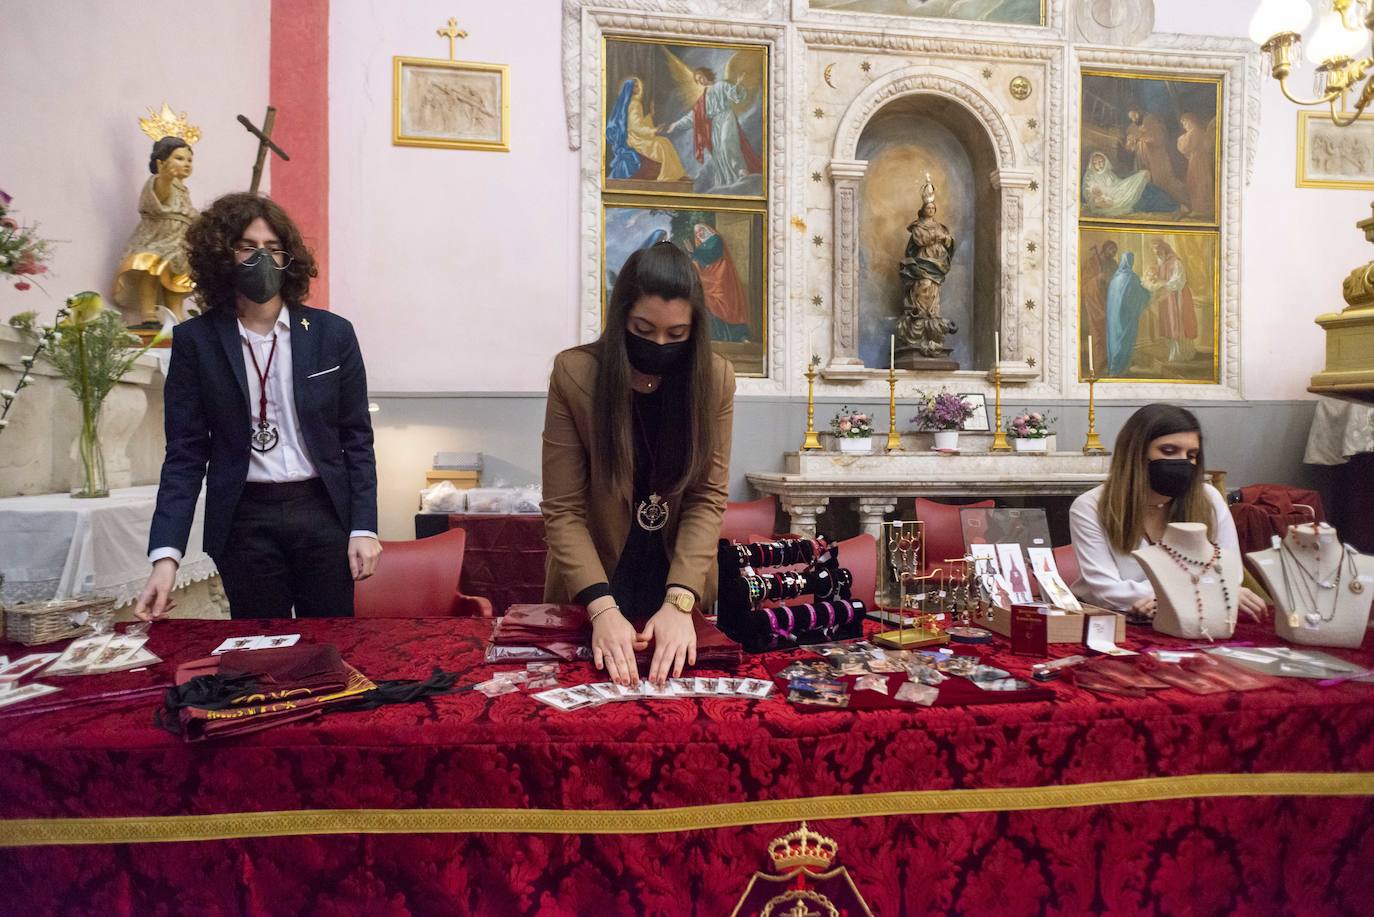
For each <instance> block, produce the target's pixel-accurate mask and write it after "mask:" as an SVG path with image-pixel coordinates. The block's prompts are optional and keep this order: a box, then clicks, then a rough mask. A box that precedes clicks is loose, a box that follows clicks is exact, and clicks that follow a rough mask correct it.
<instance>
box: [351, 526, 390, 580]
mask: <svg viewBox="0 0 1374 917" xmlns="http://www.w3.org/2000/svg"><path fill="white" fill-rule="evenodd" d="M381 556H382V543H381V542H380V541H378V540H377V539H375V538H370V537H368V536H367V535H355V536H353V537H352V538H350V539H348V569H349V570H350V571H351V572H352V573H353V578H354V579H355V580H365V579H367V578H368V577H369V576H371V575H372V574H374V573H376V572H377V562H378V560H379V558H381Z"/></svg>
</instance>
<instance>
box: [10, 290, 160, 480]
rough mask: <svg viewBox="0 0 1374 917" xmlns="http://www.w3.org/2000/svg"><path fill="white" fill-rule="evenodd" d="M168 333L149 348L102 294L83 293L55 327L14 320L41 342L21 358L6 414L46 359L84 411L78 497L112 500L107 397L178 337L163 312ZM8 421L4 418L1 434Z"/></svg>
mask: <svg viewBox="0 0 1374 917" xmlns="http://www.w3.org/2000/svg"><path fill="white" fill-rule="evenodd" d="M158 314H159V315H160V316H161V318H162V327H161V328H160V329H159V330H158V332H157V335H156V336H155V337H154V338H153V339H152V340H151V341H149V342H148V343H147V344H144V345H143V346H139V345H140V344H141V343H142V342H141V341H140V340H139V338H138V336H137V335H134V334H130V333H129V331H128V330H127V329H126V328H125V327H124V321H123V319H122V318H120V315H119V313H118V312H116V311H114V310H113V309H107V308H105V302H104V300H103V299H101V297H100V294H99V293H92V292H89V291H88V292H85V293H78V294H76V295H75V296H72V297H70V298H69V299H68V300H67V303H66V305H65V306H63V307H62V308H61V309H59V310H58V312H57V322H56V324H54V325H40V324H39V323H38V316H37V315H36V313H33V312H24V313H21V314H19V315H16V316H14V317H13V318H11V319H10V326H11V327H12V328H14V329H15V330H17V331H19V332H21V333H22V334H24V335H26V336H28V337H29V338H31V339H33V340H35V341H36V342H37V346H36V347H35V349H34V352H33V354H32V355H31V356H25V357H23V358H21V362H22V364H23V367H24V372H23V374H22V375H21V376H20V379H19V384H18V385H17V386H16V388H15V390H14V391H13V392H9V391H6V392H4V393H0V401H3V409H4V414H8V413H9V411H10V408H11V407H13V405H14V403H15V401H16V399H17V397H18V394H19V392H20V391H22V390H23V389H24V388H26V387H27V386H28V385H30V384H31V383H30V382H29V375H30V373H31V371H32V369H33V364H34V361H35V359H36V358H37V357H39V356H40V355H41V356H43V357H44V358H46V359H47V361H48V362H50V363H51V364H52V365H53V366H54V367H55V368H56V369H57V371H58V374H59V375H60V376H61V377H62V379H63V380H64V381H65V382H66V383H67V388H69V389H70V390H71V392H72V394H73V395H75V396H76V399H77V401H78V402H80V406H81V432H80V435H79V437H78V440H77V449H78V454H79V455H80V459H81V472H82V480H81V484H80V487H78V488H77V489H76V490H74V491H73V492H72V496H73V497H108V496H109V495H110V491H109V488H108V487H107V486H106V483H105V455H104V453H103V452H102V451H101V448H100V412H101V409H102V408H103V407H104V404H105V397H106V396H107V395H109V394H110V392H111V391H112V390H113V389H114V387H115V385H117V384H118V383H119V380H120V379H123V378H124V376H125V374H126V373H128V371H129V370H130V369H132V368H133V365H134V363H136V362H137V361H138V358H139V357H141V356H143V355H144V354H145V353H147V352H148V350H149V349H150V348H152V347H155V346H157V345H158V344H160V343H162V342H163V341H164V340H167V339H168V338H170V337H171V336H172V327H173V326H174V325H175V324H176V317H175V316H174V315H173V314H172V313H171V312H170V311H168V310H167V309H166V308H165V307H159V309H158ZM6 424H7V419H6V418H4V416H3V415H0V429H3V427H4V426H5V425H6Z"/></svg>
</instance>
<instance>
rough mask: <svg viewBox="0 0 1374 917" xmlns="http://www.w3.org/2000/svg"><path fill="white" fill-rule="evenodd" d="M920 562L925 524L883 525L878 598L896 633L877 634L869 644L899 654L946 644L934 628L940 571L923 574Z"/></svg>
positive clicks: (892, 523) (923, 551) (879, 545)
mask: <svg viewBox="0 0 1374 917" xmlns="http://www.w3.org/2000/svg"><path fill="white" fill-rule="evenodd" d="M924 561H925V523H923V522H921V521H919V520H916V521H912V522H884V523H883V531H882V539H881V541H880V542H879V543H878V569H879V570H881V571H882V574H883V577H882V578H883V582H882V583H881V586H882V587H883V588H882V589H881V592H880V594H881V595H883V596H884V599H885V601H886V603H887V605H888V607H889V608H892V609H893V610H894V611H896V613H897V629H896V630H889V631H884V632H883V633H881V634H878V635H877V636H876V637H874V638H873V642H875V643H878V644H881V645H883V646H886V647H889V648H891V649H899V650H910V649H919V648H921V647H924V646H939V645H942V644H945V643H948V642H949V637H948V636H947V635H946V634H945V633H944V632H943V631H941V630H940V629H939V627H938V626H937V622H938V621H939V616H940V614H941V612H940V611H939V610H938V605H939V603H940V602H941V601H942V596H943V593H944V589H943V588H942V583H941V570H940V569H936V570H933V571H927V570H926V569H925V563H924ZM932 603H933V604H934V606H935V607H934V608H933V609H932ZM908 619H910V620H911V625H910V626H907V623H906V622H907V620H908Z"/></svg>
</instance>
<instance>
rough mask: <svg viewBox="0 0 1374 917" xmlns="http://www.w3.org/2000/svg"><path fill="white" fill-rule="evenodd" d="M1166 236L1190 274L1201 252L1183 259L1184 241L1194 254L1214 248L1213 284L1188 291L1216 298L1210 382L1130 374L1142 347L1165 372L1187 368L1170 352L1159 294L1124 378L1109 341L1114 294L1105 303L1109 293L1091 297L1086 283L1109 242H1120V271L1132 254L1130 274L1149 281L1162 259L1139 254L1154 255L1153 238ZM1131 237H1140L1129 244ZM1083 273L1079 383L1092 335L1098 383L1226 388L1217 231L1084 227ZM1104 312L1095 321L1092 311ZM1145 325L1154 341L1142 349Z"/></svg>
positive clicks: (1134, 342) (1141, 317)
mask: <svg viewBox="0 0 1374 917" xmlns="http://www.w3.org/2000/svg"><path fill="white" fill-rule="evenodd" d="M1161 236H1171V237H1173V238H1172V239H1170V240H1167V241H1165V240H1160V241H1165V244H1166V245H1167V246H1169V247H1170V251H1171V253H1172V254H1175V255H1177V256H1178V257H1179V258H1181V259H1182V260H1183V261H1184V262H1185V271H1188V270H1190V268H1188V267H1187V264H1186V262H1187V260H1188V256H1189V255H1190V254H1191V255H1194V256H1196V255H1197V251H1192V252H1184V253H1183V254H1181V255H1180V254H1179V253H1178V251H1177V249H1179V248H1182V247H1183V245H1182V244H1181V241H1180V240H1187V241H1188V243H1189V247H1190V248H1193V249H1196V248H1198V246H1203V247H1207V246H1210V251H1208V252H1207V256H1206V266H1207V268H1208V269H1209V270H1210V273H1211V277H1210V278H1209V279H1210V282H1209V283H1205V284H1197V283H1192V282H1188V285H1187V291H1188V292H1189V293H1191V292H1192V291H1194V290H1197V291H1199V292H1201V291H1205V292H1206V293H1207V294H1209V295H1210V296H1211V300H1212V301H1211V310H1212V315H1211V321H1210V323H1208V330H1209V334H1210V338H1211V340H1210V342H1209V343H1210V345H1211V360H1210V361H1208V363H1209V373H1208V375H1207V377H1206V378H1199V377H1197V376H1192V377H1189V376H1188V375H1186V374H1183V373H1181V372H1180V373H1175V374H1173V375H1167V374H1165V373H1163V372H1143V373H1139V374H1130V370H1131V368H1132V366H1131V361H1132V360H1133V358H1134V355H1135V353H1136V351H1137V349H1141V348H1152V349H1153V350H1152V352H1150V353H1149V354H1148V355H1149V356H1150V357H1151V358H1152V359H1154V360H1155V362H1156V363H1157V364H1158V366H1159V368H1163V367H1166V366H1169V365H1171V364H1177V365H1181V364H1182V363H1183V362H1184V361H1183V360H1181V359H1179V360H1173V359H1172V354H1171V353H1170V350H1171V347H1170V344H1169V343H1168V338H1169V335H1168V333H1167V330H1165V329H1163V328H1162V326H1163V325H1165V321H1164V320H1163V318H1162V315H1160V314H1159V311H1162V310H1159V311H1157V310H1156V309H1155V305H1156V303H1155V296H1154V293H1153V291H1152V292H1151V296H1150V302H1149V303H1148V304H1147V305H1146V307H1145V310H1144V311H1142V312H1141V313H1140V314H1138V315H1137V316H1136V325H1135V331H1136V334H1135V335H1133V336H1132V337H1131V339H1130V340H1131V344H1130V348H1129V350H1127V351H1125V353H1126V354H1127V359H1128V363H1127V369H1126V372H1125V373H1122V372H1118V371H1115V370H1113V369H1112V368H1111V362H1110V361H1111V357H1110V351H1111V341H1110V338H1109V337H1108V335H1109V334H1110V323H1111V319H1110V318H1109V317H1108V316H1109V314H1110V310H1111V302H1110V292H1108V293H1107V294H1106V297H1105V298H1104V297H1103V296H1102V295H1101V291H1102V289H1103V288H1101V287H1099V288H1097V289H1095V290H1091V291H1087V292H1089V293H1092V294H1093V295H1091V296H1085V291H1084V278H1085V274H1088V273H1090V272H1089V271H1087V270H1085V269H1086V268H1087V267H1088V264H1087V261H1088V259H1090V258H1092V257H1093V255H1094V254H1096V253H1097V252H1099V251H1100V245H1099V244H1094V243H1101V244H1105V243H1106V242H1108V241H1112V242H1115V243H1116V248H1115V250H1114V251H1113V252H1112V254H1113V256H1114V260H1115V263H1116V264H1117V266H1118V268H1119V267H1120V264H1121V260H1122V259H1124V257H1125V254H1126V253H1127V252H1130V253H1131V254H1132V260H1133V264H1132V265H1131V268H1130V269H1131V270H1133V271H1134V272H1135V273H1136V278H1137V282H1140V281H1141V278H1142V275H1145V276H1148V274H1149V272H1150V271H1151V270H1153V269H1154V268H1155V267H1156V266H1157V265H1158V264H1159V262H1158V260H1157V256H1155V255H1154V253H1153V252H1152V253H1151V258H1150V259H1145V258H1143V257H1142V258H1140V260H1138V261H1137V260H1136V252H1137V250H1139V251H1140V252H1142V253H1144V252H1146V251H1148V250H1150V249H1151V248H1152V247H1153V243H1152V237H1154V238H1156V239H1158V237H1161ZM1128 237H1137V238H1134V239H1128ZM1192 260H1194V261H1196V260H1197V258H1196V257H1194V258H1193V259H1192ZM1142 261H1145V262H1146V263H1141V262H1142ZM1077 274H1078V276H1077V280H1076V284H1075V286H1076V289H1077V292H1078V313H1079V314H1078V341H1077V346H1076V348H1075V350H1076V354H1077V362H1078V372H1077V376H1078V381H1079V382H1086V381H1087V379H1088V359H1087V344H1088V336H1089V335H1092V336H1093V349H1094V351H1095V353H1096V354H1097V355H1095V357H1094V360H1093V364H1094V365H1093V372H1094V374H1095V375H1096V381H1097V383H1098V384H1103V383H1106V384H1120V383H1126V384H1141V383H1168V384H1171V385H1219V384H1220V383H1221V350H1222V340H1221V328H1222V322H1221V314H1222V303H1221V233H1220V232H1218V231H1216V230H1207V229H1185V228H1182V227H1176V228H1163V227H1145V226H1089V225H1080V226H1079V227H1078V271H1077ZM1096 276H1098V277H1099V278H1100V276H1101V274H1100V271H1099V272H1098V273H1097V274H1096ZM1110 286H1111V284H1110V278H1109V279H1108V282H1107V284H1106V289H1107V290H1108V291H1109V290H1110ZM1099 299H1102V300H1103V301H1102V302H1101V303H1098V300H1099ZM1098 309H1100V310H1101V311H1102V314H1101V315H1100V316H1099V317H1098V320H1096V321H1095V320H1094V318H1093V316H1091V315H1090V314H1089V312H1090V310H1098ZM1196 319H1197V316H1196V314H1194V321H1195V322H1196ZM1176 320H1178V321H1181V322H1182V317H1181V316H1179V317H1177V318H1176ZM1183 324H1184V325H1185V326H1186V324H1187V323H1186V322H1183ZM1142 325H1145V326H1147V332H1150V333H1149V335H1148V337H1149V340H1148V342H1147V343H1146V344H1141V342H1140V340H1139V334H1140V329H1141V327H1142ZM1202 328H1203V326H1202V323H1200V322H1197V324H1196V327H1195V329H1194V339H1196V338H1199V337H1201V331H1202ZM1161 352H1162V353H1163V356H1161ZM1103 353H1106V354H1108V356H1106V357H1103V356H1101V354H1103ZM1192 362H1193V363H1194V364H1196V363H1197V362H1198V361H1196V360H1193V361H1192ZM1195 368H1196V367H1195Z"/></svg>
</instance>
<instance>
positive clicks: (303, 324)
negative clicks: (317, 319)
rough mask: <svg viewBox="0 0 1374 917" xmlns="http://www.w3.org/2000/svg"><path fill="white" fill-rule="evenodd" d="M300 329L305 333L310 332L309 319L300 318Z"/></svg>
mask: <svg viewBox="0 0 1374 917" xmlns="http://www.w3.org/2000/svg"><path fill="white" fill-rule="evenodd" d="M301 327H302V328H304V329H305V330H306V331H309V330H310V319H308V318H304V317H302V318H301Z"/></svg>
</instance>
